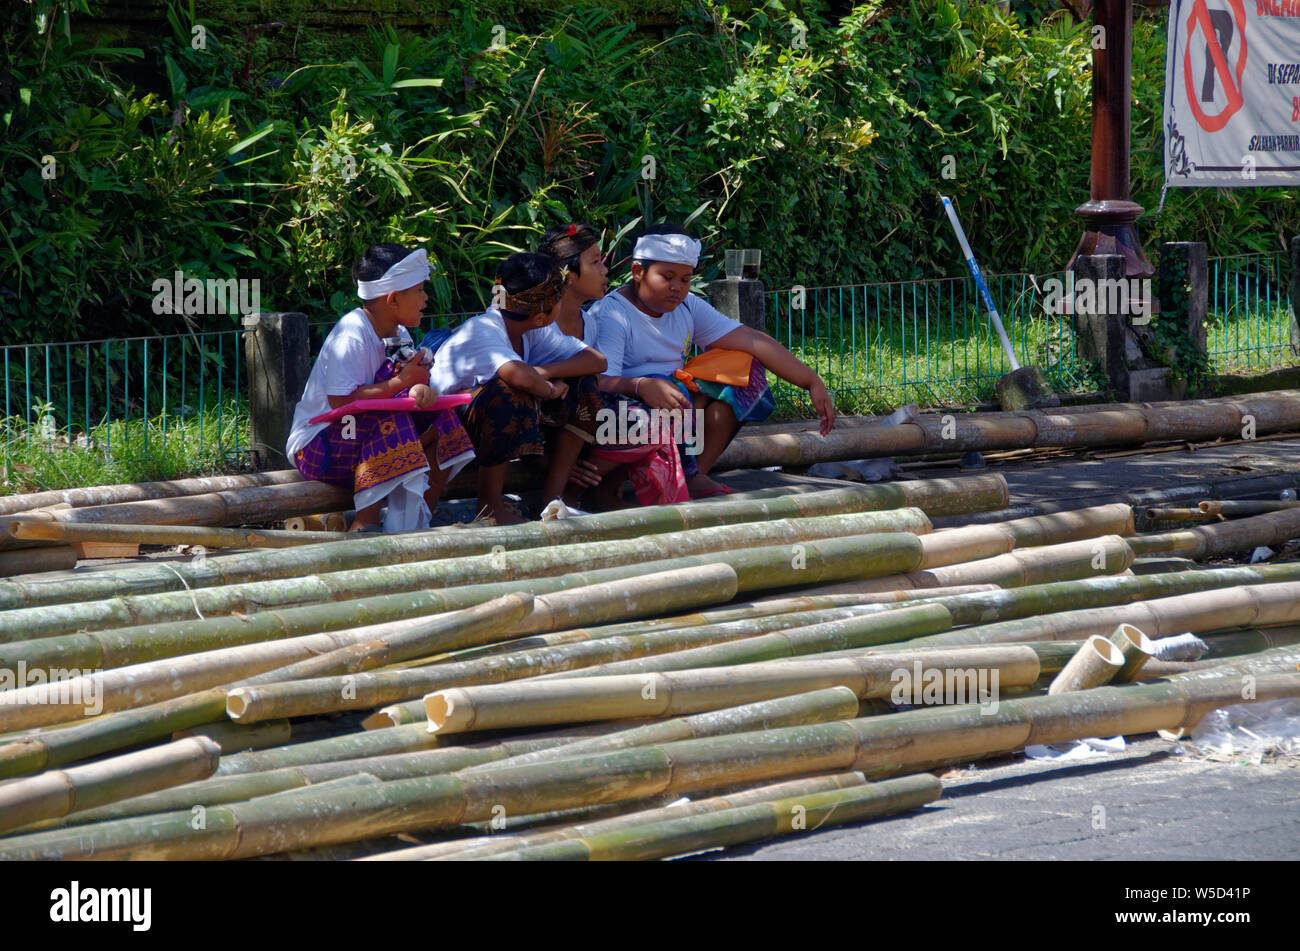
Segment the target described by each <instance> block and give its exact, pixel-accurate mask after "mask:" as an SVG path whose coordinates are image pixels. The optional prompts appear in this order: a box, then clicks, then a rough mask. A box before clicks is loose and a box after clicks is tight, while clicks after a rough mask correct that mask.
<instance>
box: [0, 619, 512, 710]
mask: <svg viewBox="0 0 1300 951" xmlns="http://www.w3.org/2000/svg"><path fill="white" fill-rule="evenodd" d="M530 607H531V599H526V598H521V597H520V596H518V595H507V596H505V597H504V598H502V599H500V600H499V601H496V602H491V603H489V604H486V605H480V606H478V607H476V608H471V609H467V610H466V611H463V612H457V613H456V614H453V615H449V616H443V617H437V618H433V619H425V618H416V619H413V620H405V621H395V622H387V623H384V624H378V625H366V626H362V627H356V628H352V629H350V630H344V631H335V632H332V633H327V634H306V635H301V636H299V637H291V638H286V639H284V640H279V641H270V642H267V643H262V644H246V645H243V646H241V647H233V648H222V649H219V650H214V651H203V652H200V653H195V654H187V655H184V656H182V657H175V658H168V659H166V660H159V661H148V662H145V663H141V664H132V665H129V666H126V667H118V668H113V669H110V670H106V671H100V672H97V673H92V674H83V675H81V676H77V677H70V678H68V679H66V680H61V681H57V682H47V683H39V684H34V685H30V686H25V687H19V688H17V689H14V690H10V691H6V692H5V694H4V701H5V702H4V703H3V704H0V728H3V729H24V728H27V727H33V726H43V725H47V724H52V723H63V722H67V721H70V720H75V719H78V718H81V717H86V716H97V715H98V714H99V713H101V712H104V711H108V712H112V711H115V710H123V709H128V708H130V707H139V706H144V705H145V704H150V703H157V702H159V701H162V700H168V699H172V698H174V697H179V696H183V695H185V694H189V693H195V692H201V691H204V690H207V689H209V688H211V687H216V686H220V685H223V684H228V683H232V682H235V681H241V680H244V679H245V678H250V677H253V676H254V675H257V674H261V673H264V672H266V671H270V670H275V669H282V668H286V667H288V666H289V665H291V664H295V663H298V662H306V663H305V664H303V665H302V666H301V667H299V670H303V671H308V672H321V671H324V672H327V673H334V672H337V671H338V670H346V669H347V667H348V664H349V661H350V659H351V658H352V657H353V656H355V655H354V654H352V653H348V652H341V653H340V649H342V648H348V647H353V646H356V645H358V644H368V643H369V642H372V641H378V642H379V645H378V647H377V648H376V646H375V645H374V644H369V649H370V650H371V651H375V650H378V651H383V650H391V651H393V652H395V653H398V654H399V657H400V656H406V655H404V654H402V653H401V652H402V651H403V649H407V650H411V649H413V650H417V651H419V650H430V649H445V648H446V647H447V646H462V645H464V644H473V643H478V642H481V640H482V639H491V638H493V637H497V636H500V633H501V631H502V629H503V627H508V626H509V625H511V624H514V623H517V621H518V619H519V618H520V617H522V616H523V615H524V614H525V613H526V612H527V611H528V609H529V608H530ZM319 655H327V656H325V657H321V656H319Z"/></svg>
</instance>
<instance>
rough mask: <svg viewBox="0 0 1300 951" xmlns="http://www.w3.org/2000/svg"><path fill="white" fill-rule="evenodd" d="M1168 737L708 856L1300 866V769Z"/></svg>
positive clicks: (978, 773)
mask: <svg viewBox="0 0 1300 951" xmlns="http://www.w3.org/2000/svg"><path fill="white" fill-rule="evenodd" d="M1177 748H1178V744H1176V743H1172V742H1168V741H1165V740H1162V739H1159V738H1157V737H1154V736H1152V737H1146V738H1141V739H1139V740H1137V741H1136V742H1133V741H1131V742H1130V743H1129V744H1128V747H1127V749H1126V750H1125V751H1124V752H1122V753H1112V754H1105V755H1104V756H1100V757H1097V758H1093V759H1087V760H1081V761H1074V762H1062V761H1049V760H1028V759H1026V758H1025V757H1023V756H1017V757H1015V758H1014V759H1006V760H1002V761H999V762H989V763H986V764H983V765H975V766H973V767H971V768H967V769H964V770H953V771H950V772H949V773H948V774H946V775H945V776H944V777H943V796H942V797H941V798H940V799H939V800H938V801H937V802H934V803H931V804H930V805H928V806H925V807H924V808H922V809H918V810H915V811H913V812H911V813H907V814H904V815H899V816H894V817H891V818H887V819H881V820H878V821H875V822H870V823H865V824H861V825H855V826H845V827H837V828H823V829H819V830H816V831H812V832H809V833H807V834H802V835H798V836H790V837H787V838H783V839H779V840H775V841H772V842H769V843H767V844H762V845H758V846H753V847H749V848H731V849H729V850H728V851H727V852H726V853H725V854H723V853H713V854H712V855H710V856H708V857H709V858H716V859H719V860H723V861H753V860H766V861H781V860H800V861H806V860H837V861H850V860H853V861H860V860H874V861H880V860H891V859H904V860H931V859H936V860H945V861H951V860H969V859H975V860H982V861H989V860H1019V861H1026V860H1041V859H1070V860H1114V859H1120V860H1212V861H1218V860H1228V861H1231V860H1243V859H1244V860H1268V859H1273V860H1278V859H1281V860H1287V859H1295V858H1297V857H1300V761H1297V760H1295V759H1290V760H1277V761H1273V762H1269V761H1265V762H1264V763H1263V764H1261V765H1258V766H1253V765H1244V766H1243V765H1232V764H1227V763H1219V762H1209V761H1205V760H1201V759H1196V758H1193V757H1192V756H1189V755H1186V754H1183V755H1179V754H1177V753H1176V752H1175V750H1176V749H1177Z"/></svg>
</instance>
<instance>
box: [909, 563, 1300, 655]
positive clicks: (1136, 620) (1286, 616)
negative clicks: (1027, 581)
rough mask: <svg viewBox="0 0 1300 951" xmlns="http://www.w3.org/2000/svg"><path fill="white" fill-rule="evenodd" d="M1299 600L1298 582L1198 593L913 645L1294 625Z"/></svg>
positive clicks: (999, 625) (983, 627)
mask: <svg viewBox="0 0 1300 951" xmlns="http://www.w3.org/2000/svg"><path fill="white" fill-rule="evenodd" d="M1188 574H1191V572H1188ZM1148 577H1154V576H1148ZM1144 580H1145V579H1144ZM1298 599H1300V583H1297V582H1294V581H1287V582H1274V583H1265V584H1256V585H1248V586H1241V587H1233V588H1218V589H1214V590H1209V591H1193V592H1191V593H1188V594H1178V595H1175V596H1172V597H1163V598H1152V599H1151V600H1146V601H1138V602H1134V603H1132V604H1126V605H1115V606H1113V607H1095V608H1090V609H1088V610H1072V611H1061V612H1059V613H1055V614H1045V615H1040V616H1037V617H1028V618H1022V619H1017V620H1009V621H998V622H995V623H991V624H979V625H974V626H972V627H968V628H964V629H962V630H956V631H948V632H946V633H939V634H934V635H927V636H924V637H918V638H916V639H915V640H914V641H913V646H917V647H922V646H954V645H958V644H996V643H1009V642H1014V641H1034V640H1076V639H1081V638H1085V637H1088V636H1089V635H1092V634H1101V635H1103V636H1105V635H1107V634H1109V633H1111V632H1112V631H1114V629H1115V628H1116V627H1117V626H1118V625H1120V624H1124V623H1127V624H1132V625H1133V626H1134V627H1138V628H1141V629H1142V630H1143V631H1145V632H1147V633H1148V634H1149V635H1151V636H1155V637H1167V636H1169V635H1173V634H1182V633H1183V632H1185V631H1191V632H1193V633H1199V632H1201V631H1213V630H1218V629H1222V628H1229V627H1247V626H1260V627H1267V626H1270V625H1278V624H1293V623H1296V622H1297V621H1300V600H1298Z"/></svg>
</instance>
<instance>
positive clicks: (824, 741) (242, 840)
mask: <svg viewBox="0 0 1300 951" xmlns="http://www.w3.org/2000/svg"><path fill="white" fill-rule="evenodd" d="M1255 687H1256V690H1255V697H1256V699H1258V700H1272V699H1282V698H1287V697H1294V696H1300V674H1293V673H1288V674H1265V675H1261V676H1260V677H1259V678H1258V679H1257V681H1256V684H1255ZM1240 693H1241V690H1240V687H1239V685H1238V684H1237V683H1236V682H1235V681H1233V679H1232V678H1218V679H1216V680H1214V681H1208V682H1195V683H1192V682H1178V683H1174V682H1168V683H1159V684H1151V685H1137V684H1128V685H1125V686H1122V687H1098V688H1095V689H1093V690H1088V691H1084V692H1082V693H1078V694H1063V695H1060V696H1056V697H1030V698H1027V699H1024V700H1014V701H1008V702H1004V703H1001V704H1000V705H999V707H998V709H997V711H996V713H993V714H987V713H985V712H984V711H982V710H981V708H980V707H979V706H975V705H969V704H967V705H962V706H957V707H951V708H936V709H926V710H916V711H910V712H907V713H900V714H895V715H892V716H887V717H868V718H866V719H858V720H849V721H836V722H833V723H824V724H815V725H809V726H794V727H783V728H780V729H775V730H762V731H758V732H753V733H742V734H737V735H735V736H725V737H710V738H707V739H702V740H683V741H680V742H676V743H668V744H664V745H663V746H660V747H638V748H636V749H632V750H621V751H618V752H615V753H601V754H596V755H593V756H589V757H582V758H579V759H575V760H562V761H560V762H558V763H537V764H533V765H531V766H517V767H510V766H506V765H503V766H501V767H500V769H499V770H496V771H493V772H491V773H488V772H484V773H482V774H476V775H475V776H474V777H473V781H472V782H468V781H466V780H465V779H462V778H460V777H458V776H457V775H454V774H453V775H439V776H431V777H421V778H414V779H401V780H394V781H391V782H383V783H378V784H375V785H373V786H363V787H354V788H351V789H347V790H332V791H326V790H320V791H315V792H313V790H311V789H310V788H308V789H305V790H300V791H299V792H298V793H296V794H295V795H293V796H292V797H289V798H287V799H286V798H281V797H269V798H263V799H260V800H253V801H250V802H242V803H234V804H229V805H224V806H215V807H212V808H209V809H208V810H207V811H206V824H205V827H204V828H202V829H199V830H196V829H194V828H193V827H192V825H191V819H192V813H191V812H190V810H183V811H177V812H171V813H160V814H155V815H151V816H148V817H144V818H131V819H120V820H115V821H112V822H102V823H96V824H93V825H87V826H79V827H77V828H75V829H66V830H65V829H56V830H51V831H47V832H38V833H34V834H30V835H22V836H13V837H10V838H7V839H3V840H0V860H5V859H8V860H17V859H27V860H32V859H46V860H49V859H59V858H73V857H85V858H89V857H94V858H100V859H128V858H130V859H142V858H148V859H159V858H185V859H221V858H244V857H250V856H254V855H271V854H276V853H281V852H288V851H293V850H297V849H303V848H307V847H310V846H318V845H329V844H335V843H341V842H355V841H359V840H363V839H371V838H374V837H376V836H381V835H390V834H394V833H398V832H409V831H413V830H418V829H435V828H448V827H450V826H454V825H457V824H461V823H464V822H467V821H478V820H484V819H489V818H492V817H493V816H494V815H497V814H499V811H500V810H504V812H505V813H506V814H507V815H524V814H529V813H536V812H543V811H547V810H554V809H564V808H572V807H578V806H590V805H599V804H601V803H607V802H619V801H626V800H629V799H640V798H646V797H649V796H654V795H659V794H663V793H678V794H685V793H690V792H693V791H696V790H699V789H709V788H717V787H719V786H721V785H726V784H729V783H745V782H749V783H756V782H763V781H775V780H778V779H783V778H791V777H794V776H800V775H810V774H816V773H824V772H835V771H842V770H845V769H861V770H865V769H867V768H876V767H882V766H889V767H895V766H898V765H900V764H902V763H906V762H908V761H909V760H910V761H918V762H923V761H930V760H935V759H940V758H943V757H956V756H970V755H975V754H980V753H987V752H997V751H1004V750H1006V751H1009V750H1015V749H1019V748H1021V747H1023V746H1025V745H1026V744H1030V743H1042V744H1049V743H1059V742H1065V741H1067V740H1071V739H1079V738H1082V737H1086V736H1114V735H1121V734H1122V735H1131V734H1135V733H1147V732H1151V731H1153V730H1158V729H1171V728H1177V727H1181V726H1182V725H1183V723H1184V722H1185V721H1186V720H1187V719H1188V717H1189V716H1190V715H1192V714H1194V713H1195V712H1197V710H1198V709H1199V708H1201V707H1203V706H1205V705H1206V704H1215V705H1219V706H1224V705H1230V704H1233V703H1238V702H1241V696H1240Z"/></svg>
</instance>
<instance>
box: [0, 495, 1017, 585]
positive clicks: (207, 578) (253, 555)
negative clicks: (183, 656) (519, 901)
mask: <svg viewBox="0 0 1300 951" xmlns="http://www.w3.org/2000/svg"><path fill="white" fill-rule="evenodd" d="M1006 502H1007V484H1006V480H1005V479H1004V478H1003V477H1002V476H1001V475H997V474H990V475H981V476H968V477H966V478H963V479H960V480H945V479H929V480H918V481H915V482H901V483H890V484H888V485H872V486H855V487H852V488H845V489H835V490H830V491H825V492H812V493H808V494H795V495H787V496H782V497H779V498H772V499H759V500H755V501H753V502H731V501H729V500H728V501H722V502H707V501H706V502H690V503H686V504H683V505H661V506H653V507H647V508H638V509H623V510H619V511H615V512H604V513H601V514H599V515H588V516H583V517H581V518H566V519H553V520H550V521H546V522H530V523H527V524H525V525H509V526H493V527H486V528H469V529H460V530H454V531H453V530H439V531H429V532H411V533H406V534H400V535H390V536H383V535H369V536H367V537H364V538H348V539H345V540H343V541H339V542H333V543H330V544H328V545H316V546H313V545H304V546H302V547H299V548H295V549H292V550H288V551H279V550H277V551H264V552H243V553H239V554H230V555H222V556H220V557H216V558H208V559H206V560H205V561H204V562H203V563H202V564H201V565H194V564H187V565H169V566H167V567H163V566H160V565H132V566H129V567H124V568H120V569H116V570H114V571H112V572H103V573H97V575H96V577H94V578H85V579H81V580H80V581H78V582H77V583H76V584H69V583H68V582H64V583H62V584H60V585H39V584H34V583H31V582H27V583H23V584H16V583H5V582H0V610H6V609H13V608H22V607H36V606H40V605H43V604H61V603H66V602H70V601H88V600H95V599H98V598H108V597H117V596H121V595H126V594H148V593H155V592H160V591H176V590H181V589H182V588H184V587H186V586H188V587H190V588H201V587H210V586H214V585H220V584H235V583H238V582H243V581H255V580H267V579H272V578H296V577H299V576H302V575H308V574H311V573H313V572H319V571H343V570H349V569H353V568H366V567H373V566H376V565H392V564H398V563H406V562H412V561H428V560H432V559H436V558H459V557H466V556H471V555H484V554H489V553H491V552H492V551H493V550H494V548H496V547H497V546H500V547H501V548H503V549H504V550H505V551H508V552H514V551H519V550H521V549H525V548H537V547H543V546H555V545H569V544H578V543H584V544H585V543H588V542H595V541H611V540H617V539H635V538H641V537H642V536H646V535H658V534H664V533H668V532H679V531H688V530H691V529H700V528H710V527H717V526H727V525H735V524H738V523H742V522H755V521H767V520H773V519H807V518H812V517H814V516H825V515H835V514H844V513H850V512H869V511H877V510H886V509H900V508H908V507H912V508H917V509H920V510H921V511H922V512H924V513H925V514H926V515H943V514H961V513H963V512H966V511H987V510H990V509H997V508H1002V507H1004V506H1005V505H1006ZM890 517H892V516H890ZM172 569H174V571H173V570H172ZM178 575H179V577H178Z"/></svg>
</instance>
